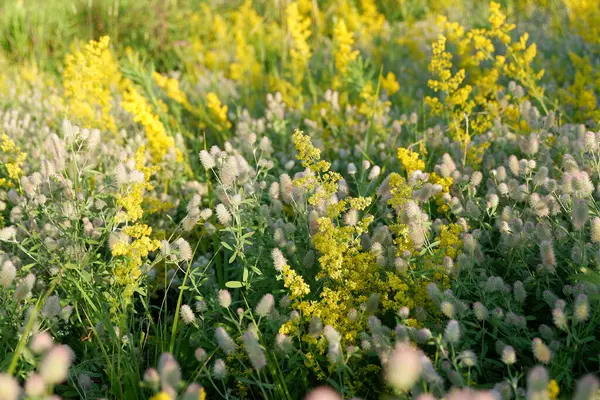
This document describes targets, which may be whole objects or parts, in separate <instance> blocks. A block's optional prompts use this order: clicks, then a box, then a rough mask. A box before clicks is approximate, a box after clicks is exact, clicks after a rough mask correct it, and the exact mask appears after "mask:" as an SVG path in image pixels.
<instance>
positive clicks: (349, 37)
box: [333, 18, 358, 75]
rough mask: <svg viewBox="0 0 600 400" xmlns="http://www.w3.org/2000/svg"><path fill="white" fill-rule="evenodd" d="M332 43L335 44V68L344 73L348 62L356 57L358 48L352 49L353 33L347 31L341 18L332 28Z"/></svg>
mask: <svg viewBox="0 0 600 400" xmlns="http://www.w3.org/2000/svg"><path fill="white" fill-rule="evenodd" d="M333 43H334V45H335V53H334V58H335V68H336V69H337V72H338V73H339V74H341V75H344V74H345V73H346V70H347V69H348V64H350V63H351V62H352V61H354V60H356V58H357V57H358V50H352V46H353V45H354V35H353V34H352V32H350V31H348V28H347V27H346V22H345V21H344V20H343V19H341V18H340V19H339V20H338V21H337V22H336V24H335V27H334V28H333Z"/></svg>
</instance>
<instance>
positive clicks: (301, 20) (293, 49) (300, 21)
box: [285, 2, 312, 83]
mask: <svg viewBox="0 0 600 400" xmlns="http://www.w3.org/2000/svg"><path fill="white" fill-rule="evenodd" d="M285 14H286V22H287V29H288V33H289V35H290V39H291V45H290V49H289V54H290V58H291V61H292V62H291V70H292V77H293V79H294V82H295V83H300V82H302V78H303V77H304V72H305V71H306V68H307V67H308V63H309V61H310V57H311V55H312V52H311V50H310V46H309V44H308V38H309V37H310V35H311V31H310V29H309V28H310V25H311V20H310V18H309V17H303V16H302V14H300V10H299V9H298V2H292V3H290V4H289V5H288V6H287V8H286V10H285Z"/></svg>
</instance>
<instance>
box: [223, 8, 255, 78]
mask: <svg viewBox="0 0 600 400" xmlns="http://www.w3.org/2000/svg"><path fill="white" fill-rule="evenodd" d="M233 21H234V22H233V26H234V27H235V33H234V41H235V61H233V62H232V63H231V64H230V65H229V77H230V78H231V79H233V80H235V81H238V82H241V83H243V84H244V85H253V86H257V84H259V82H260V77H261V75H262V66H261V64H260V63H259V62H258V60H257V58H256V51H255V48H254V46H252V45H251V44H250V43H249V39H253V38H255V35H254V33H255V32H256V31H257V29H256V28H257V27H259V26H260V23H261V22H260V21H261V18H260V16H259V15H258V14H257V13H256V11H255V10H254V8H253V7H252V1H251V0H246V1H245V2H244V4H243V5H242V6H241V7H240V9H239V11H237V12H235V13H234V15H233Z"/></svg>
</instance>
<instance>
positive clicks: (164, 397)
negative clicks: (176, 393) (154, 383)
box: [150, 391, 173, 400]
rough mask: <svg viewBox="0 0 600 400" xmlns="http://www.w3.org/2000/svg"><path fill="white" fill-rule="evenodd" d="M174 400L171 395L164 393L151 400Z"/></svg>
mask: <svg viewBox="0 0 600 400" xmlns="http://www.w3.org/2000/svg"><path fill="white" fill-rule="evenodd" d="M172 399H173V398H172V397H171V395H170V394H169V393H167V392H164V391H163V392H159V393H157V394H155V395H154V396H152V397H151V398H150V400H172Z"/></svg>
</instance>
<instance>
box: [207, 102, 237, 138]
mask: <svg viewBox="0 0 600 400" xmlns="http://www.w3.org/2000/svg"><path fill="white" fill-rule="evenodd" d="M206 108H207V109H208V111H209V112H210V116H211V117H212V119H213V121H214V125H215V127H216V129H217V130H218V131H224V130H226V129H229V128H231V122H229V119H227V110H228V107H227V105H226V104H222V103H221V100H220V99H219V97H218V96H217V95H216V94H215V93H213V92H209V93H207V94H206Z"/></svg>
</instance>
